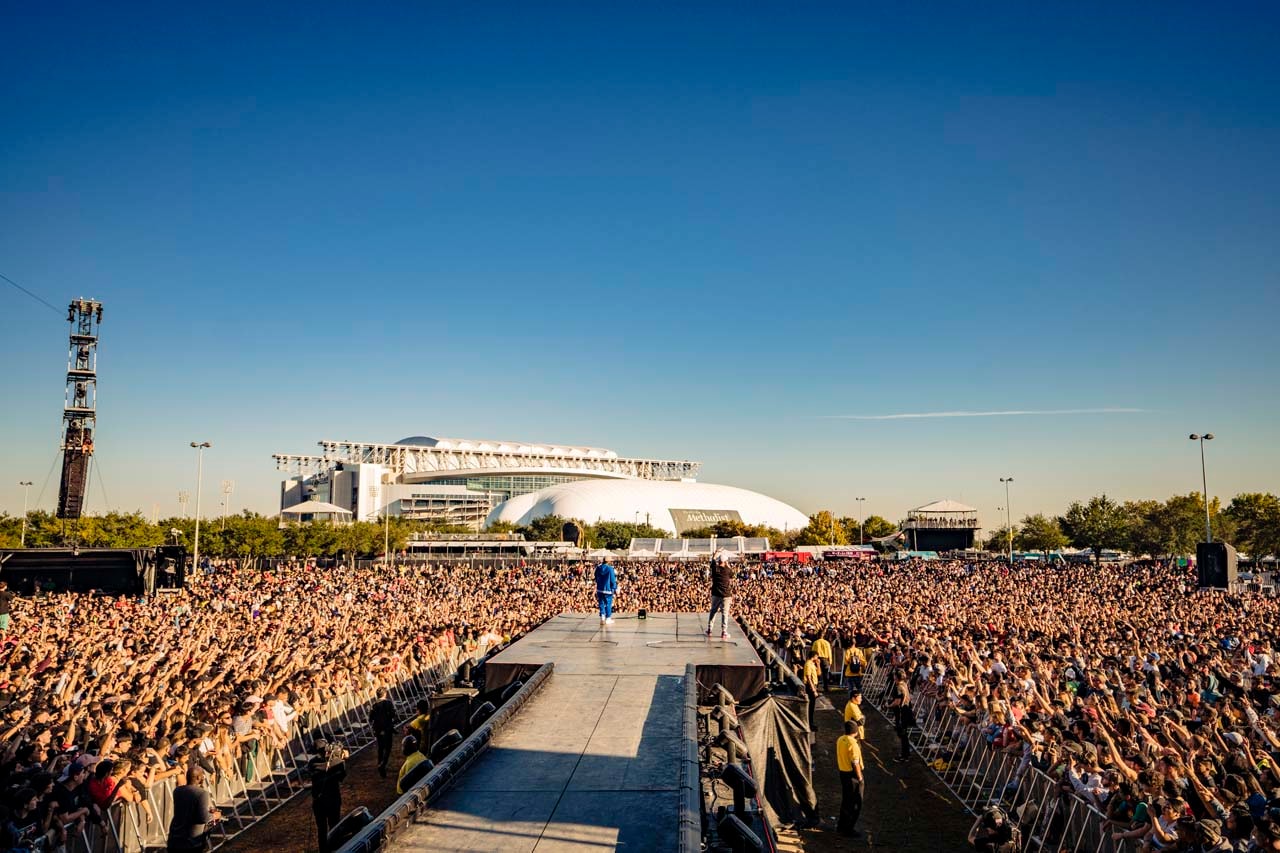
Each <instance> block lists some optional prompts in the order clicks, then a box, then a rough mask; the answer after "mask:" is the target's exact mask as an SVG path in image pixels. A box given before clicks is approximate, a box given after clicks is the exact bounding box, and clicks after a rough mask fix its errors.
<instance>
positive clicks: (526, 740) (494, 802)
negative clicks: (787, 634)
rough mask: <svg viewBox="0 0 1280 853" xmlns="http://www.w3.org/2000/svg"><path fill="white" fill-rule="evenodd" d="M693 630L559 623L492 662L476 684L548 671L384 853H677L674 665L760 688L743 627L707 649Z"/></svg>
mask: <svg viewBox="0 0 1280 853" xmlns="http://www.w3.org/2000/svg"><path fill="white" fill-rule="evenodd" d="M705 619H706V616H705V615H702V614H697V613H678V614H676V613H665V614H649V617H648V618H647V619H644V620H640V619H637V618H636V616H635V614H621V615H616V616H615V617H614V620H615V622H614V624H613V625H612V626H607V627H606V626H603V625H601V624H600V621H599V617H598V616H596V615H595V614H562V615H560V616H558V617H556V618H554V619H551V620H549V621H547V622H546V623H544V624H543V625H542V626H540V627H539V628H538V629H537V630H535V631H533V632H531V633H530V634H529V636H527V637H525V638H524V639H522V640H520V641H519V642H517V643H516V644H514V645H513V646H512V647H511V648H509V649H506V650H505V651H503V652H502V653H500V654H498V655H496V656H495V657H494V658H492V659H490V660H489V662H488V663H487V664H486V669H487V672H486V684H487V685H488V686H493V685H494V684H495V679H496V680H501V679H506V682H510V681H511V680H514V678H516V677H519V676H520V675H521V674H522V673H525V672H528V671H531V670H532V669H534V668H536V667H537V666H540V665H542V664H544V663H547V662H552V663H553V664H554V670H553V671H552V674H551V677H550V678H549V679H548V680H547V681H546V683H545V684H544V685H543V686H542V688H541V690H539V691H538V692H537V693H536V694H535V695H534V696H533V697H532V698H531V699H530V700H529V702H528V704H527V705H525V706H524V708H523V709H521V710H520V711H519V712H518V713H517V714H516V716H515V717H514V718H513V719H512V720H511V721H510V722H509V723H507V724H506V725H505V726H504V727H503V728H502V729H501V730H499V731H498V732H497V733H496V734H495V735H494V737H493V740H492V741H491V743H490V745H489V747H488V749H487V750H486V751H485V752H484V753H483V754H481V755H480V757H479V758H478V759H476V762H475V764H473V765H472V766H471V767H470V768H469V769H467V770H466V772H465V773H463V774H462V776H461V778H460V779H459V780H458V781H457V782H456V783H455V784H454V786H453V787H451V788H449V789H448V790H446V791H445V792H444V793H443V794H441V795H440V797H439V799H438V800H436V801H435V802H434V803H433V804H432V805H431V807H430V808H429V809H427V810H426V811H425V812H424V813H422V814H421V815H420V816H418V817H417V818H416V819H415V820H414V821H413V824H412V825H411V826H409V827H407V828H406V829H404V830H403V831H402V832H400V833H399V834H397V835H396V836H395V838H394V840H393V841H391V843H390V844H389V845H388V849H391V850H398V851H427V850H431V851H441V850H454V851H456V850H503V851H538V853H547V851H568V850H574V851H585V850H615V849H618V850H635V851H640V850H662V851H670V850H676V849H677V848H678V843H677V838H678V831H679V820H680V817H679V812H680V798H681V791H680V767H681V762H682V760H683V757H684V756H685V755H686V754H687V753H686V751H685V740H686V732H685V731H684V728H683V717H684V706H685V671H686V666H687V665H689V664H693V665H694V666H695V667H696V668H697V669H696V671H697V679H698V681H699V682H700V683H702V684H704V685H708V686H709V685H710V684H713V683H715V682H716V681H721V682H722V683H725V686H726V687H728V686H729V684H728V683H727V682H724V681H723V679H722V678H720V677H719V676H724V675H728V676H730V677H732V679H733V680H734V681H735V683H737V684H738V685H740V688H739V689H751V687H752V686H753V685H754V686H756V691H757V692H758V690H759V689H762V688H763V687H764V667H763V665H762V664H761V662H760V659H759V657H757V655H756V653H755V651H754V650H753V649H752V648H751V646H750V645H749V644H748V643H747V641H746V639H745V638H744V637H743V634H742V629H741V627H740V626H738V625H737V624H736V623H735V624H734V626H733V628H732V630H731V639H730V640H729V641H727V642H722V641H721V640H720V639H719V638H718V637H717V638H716V639H715V640H709V639H708V638H707V637H706V636H705V635H704V634H703V633H702V632H703V630H704V629H705V626H706V622H705ZM713 676H714V677H713ZM730 689H733V688H730ZM737 695H739V696H742V697H743V698H745V696H746V695H753V694H737ZM695 775H696V771H695Z"/></svg>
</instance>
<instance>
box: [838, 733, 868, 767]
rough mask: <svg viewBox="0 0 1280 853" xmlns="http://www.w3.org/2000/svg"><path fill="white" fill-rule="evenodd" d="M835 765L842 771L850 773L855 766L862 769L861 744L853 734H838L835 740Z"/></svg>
mask: <svg viewBox="0 0 1280 853" xmlns="http://www.w3.org/2000/svg"><path fill="white" fill-rule="evenodd" d="M836 767H837V768H839V770H840V771H841V772H842V773H852V772H853V769H854V768H855V767H857V768H858V769H859V770H861V769H862V746H861V745H860V744H859V743H858V739H857V738H856V737H854V736H853V735H840V739H839V740H837V741H836Z"/></svg>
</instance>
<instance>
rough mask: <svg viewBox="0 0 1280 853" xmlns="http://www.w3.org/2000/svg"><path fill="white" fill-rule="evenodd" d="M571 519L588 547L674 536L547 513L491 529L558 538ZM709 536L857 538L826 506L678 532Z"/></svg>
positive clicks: (788, 541)
mask: <svg viewBox="0 0 1280 853" xmlns="http://www.w3.org/2000/svg"><path fill="white" fill-rule="evenodd" d="M569 522H572V523H574V524H576V525H578V527H579V528H580V529H581V530H582V531H583V544H584V545H585V546H586V547H588V548H608V549H610V550H614V551H616V550H618V549H622V548H626V547H627V546H628V545H629V544H630V543H631V540H632V539H633V538H636V539H644V538H655V539H661V538H664V537H665V538H671V537H673V536H675V534H674V533H672V532H671V531H670V530H664V529H662V528H660V527H653V526H651V525H648V524H631V523H629V522H624V521H602V522H599V523H597V524H587V523H586V522H583V521H580V520H577V519H570V518H562V517H560V516H558V515H548V516H544V517H542V518H539V519H537V520H535V521H534V522H533V523H531V524H529V525H527V526H525V527H517V526H515V525H511V524H501V525H495V526H494V527H493V528H490V529H491V530H501V531H510V532H515V533H523V534H524V536H525V538H526V539H530V540H533V541H537V542H553V541H558V540H559V539H560V536H561V530H562V528H563V526H564V525H565V524H567V523H569ZM896 529H897V526H896V525H894V524H893V523H892V522H889V521H887V520H885V519H883V518H881V517H880V516H878V515H873V516H870V517H869V518H866V519H864V520H863V523H862V537H863V539H864V540H865V541H867V542H870V541H871V539H873V538H874V537H877V536H887V535H888V534H890V533H892V532H893V531H894V530H896ZM712 536H716V537H719V538H727V537H733V536H752V537H760V536H763V537H765V538H767V539H768V540H769V547H771V548H773V549H775V550H783V551H785V550H788V549H790V548H794V547H796V546H797V545H848V544H850V543H857V542H858V541H859V530H858V519H856V518H848V517H843V518H837V517H836V516H835V515H833V514H832V513H830V512H828V511H827V510H822V511H821V512H818V513H815V514H814V515H812V516H811V517H810V518H809V524H808V526H806V527H802V528H799V529H796V530H779V529H778V528H776V527H767V526H765V525H763V524H745V523H743V522H741V521H720V522H717V523H715V524H713V525H710V526H708V527H700V528H698V529H696V530H686V531H685V532H684V533H682V534H681V538H684V539H709V538H711V537H712Z"/></svg>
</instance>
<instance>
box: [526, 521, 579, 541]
mask: <svg viewBox="0 0 1280 853" xmlns="http://www.w3.org/2000/svg"><path fill="white" fill-rule="evenodd" d="M568 521H569V519H567V518H562V517H561V516H558V515H544V516H542V517H541V518H535V519H534V520H533V521H531V522H529V523H528V524H526V525H524V526H523V527H518V528H516V532H518V533H523V534H524V538H525V539H528V540H530V541H531V542H559V541H561V536H562V535H563V533H562V532H561V531H562V529H563V527H564V525H565V524H567V523H568ZM577 524H578V527H580V528H583V529H584V530H585V529H586V525H585V524H583V523H582V522H580V521H579V522H577Z"/></svg>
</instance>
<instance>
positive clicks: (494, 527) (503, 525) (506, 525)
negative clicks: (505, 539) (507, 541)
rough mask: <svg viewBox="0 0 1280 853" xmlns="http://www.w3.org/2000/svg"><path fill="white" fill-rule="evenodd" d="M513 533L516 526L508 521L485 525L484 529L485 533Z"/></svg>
mask: <svg viewBox="0 0 1280 853" xmlns="http://www.w3.org/2000/svg"><path fill="white" fill-rule="evenodd" d="M515 531H516V526H515V524H514V523H512V522H510V521H495V522H493V523H492V524H489V525H486V526H485V529H484V532H485V533H515Z"/></svg>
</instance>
